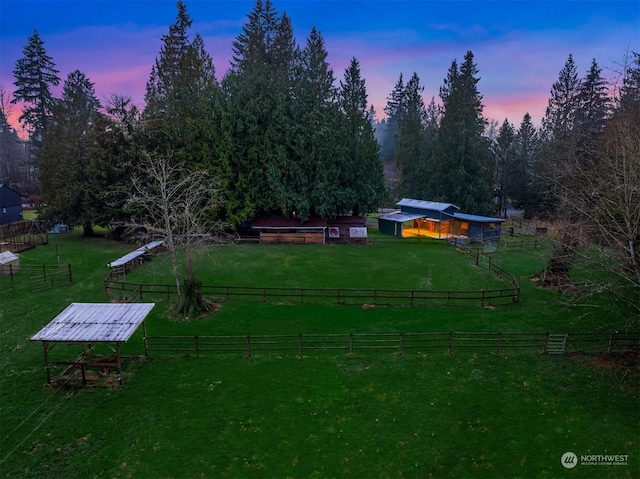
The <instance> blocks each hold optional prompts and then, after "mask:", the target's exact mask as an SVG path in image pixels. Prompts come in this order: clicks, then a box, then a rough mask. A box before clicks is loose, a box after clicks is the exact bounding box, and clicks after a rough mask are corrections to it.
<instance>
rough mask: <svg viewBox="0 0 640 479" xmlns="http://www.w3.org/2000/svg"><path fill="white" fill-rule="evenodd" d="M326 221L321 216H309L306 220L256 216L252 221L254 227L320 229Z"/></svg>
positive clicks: (325, 224) (324, 225) (266, 228)
mask: <svg viewBox="0 0 640 479" xmlns="http://www.w3.org/2000/svg"><path fill="white" fill-rule="evenodd" d="M326 226H327V223H326V222H325V221H324V220H323V219H322V218H309V219H308V220H306V221H302V220H299V219H297V218H257V219H255V220H254V221H253V225H252V227H253V228H255V229H258V230H260V229H265V230H268V229H274V230H275V229H310V228H312V229H320V228H326Z"/></svg>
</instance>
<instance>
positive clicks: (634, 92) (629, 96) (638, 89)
mask: <svg viewBox="0 0 640 479" xmlns="http://www.w3.org/2000/svg"><path fill="white" fill-rule="evenodd" d="M631 56H632V58H631V61H630V62H629V63H628V64H627V65H625V66H624V70H623V72H622V76H623V77H622V88H621V90H620V98H619V103H620V106H621V107H622V108H636V109H639V110H640V53H636V52H631Z"/></svg>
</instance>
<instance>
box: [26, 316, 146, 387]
mask: <svg viewBox="0 0 640 479" xmlns="http://www.w3.org/2000/svg"><path fill="white" fill-rule="evenodd" d="M154 306H155V303H125V304H121V303H71V304H70V305H69V306H67V307H66V308H65V309H64V311H62V312H61V313H60V314H58V315H57V316H56V317H55V318H54V319H53V320H52V321H51V322H50V323H49V324H47V325H46V326H45V327H44V328H42V329H41V330H40V331H38V332H37V333H36V334H34V335H33V336H32V337H31V341H42V347H43V350H44V360H45V368H46V371H47V383H48V384H51V374H50V367H51V365H54V364H61V365H67V366H69V367H68V368H67V369H66V370H65V372H68V371H69V370H70V369H71V368H73V367H76V368H80V370H81V373H82V383H83V384H86V381H87V379H86V368H87V367H92V366H93V367H102V368H114V369H116V370H117V373H118V381H119V382H120V384H122V362H121V356H120V345H121V343H124V342H126V341H127V340H129V338H130V337H131V336H132V335H133V333H134V332H135V331H136V330H137V329H138V327H139V326H140V325H142V326H143V328H144V336H145V338H146V336H147V334H146V327H145V324H144V320H145V318H146V317H147V315H148V314H149V313H150V312H151V310H152V309H153V307H154ZM56 343H80V344H82V354H81V355H80V357H79V358H78V359H76V360H74V361H50V360H49V352H50V351H51V349H53V346H54V345H55V344H56ZM91 343H115V345H116V348H115V357H114V358H109V359H108V360H104V359H101V360H99V361H90V360H86V358H87V356H88V355H87V353H86V350H85V345H86V344H91ZM145 350H146V346H145ZM63 374H64V373H63Z"/></svg>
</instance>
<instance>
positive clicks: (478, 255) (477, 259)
mask: <svg viewBox="0 0 640 479" xmlns="http://www.w3.org/2000/svg"><path fill="white" fill-rule="evenodd" d="M479 264H480V248H478V249H477V250H476V266H478V265H479Z"/></svg>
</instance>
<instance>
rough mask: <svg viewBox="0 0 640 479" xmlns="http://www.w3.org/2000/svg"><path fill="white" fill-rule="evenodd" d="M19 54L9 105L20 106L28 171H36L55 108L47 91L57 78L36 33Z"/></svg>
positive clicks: (49, 91) (50, 59)
mask: <svg viewBox="0 0 640 479" xmlns="http://www.w3.org/2000/svg"><path fill="white" fill-rule="evenodd" d="M23 55H24V56H23V57H22V58H20V59H19V60H17V61H16V66H15V69H14V70H13V76H14V78H15V82H14V85H15V86H16V90H15V91H14V93H13V100H12V103H19V102H22V103H23V104H24V105H23V108H22V115H20V118H19V121H20V123H21V124H22V125H23V126H24V128H25V129H26V130H27V131H28V132H29V140H30V143H29V144H30V146H31V149H32V151H31V154H32V158H31V160H32V162H33V166H32V169H33V171H34V172H36V171H37V169H38V161H39V158H40V155H41V153H42V141H43V138H44V134H45V132H46V130H47V123H48V120H49V118H50V117H51V114H52V112H53V108H54V106H55V99H54V97H53V94H52V93H51V88H52V87H54V86H58V85H59V84H60V78H59V77H58V70H56V69H55V64H54V63H53V60H52V58H51V57H50V56H49V55H47V51H46V50H45V48H44V41H42V39H41V38H40V34H39V33H38V31H37V30H34V32H33V35H31V36H30V37H29V38H27V45H26V46H25V47H24V49H23ZM31 179H33V178H31Z"/></svg>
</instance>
